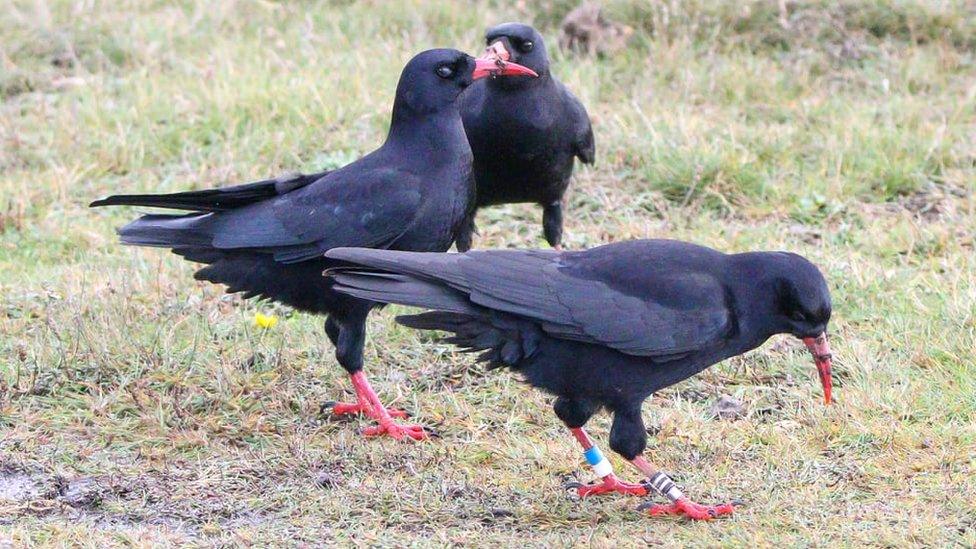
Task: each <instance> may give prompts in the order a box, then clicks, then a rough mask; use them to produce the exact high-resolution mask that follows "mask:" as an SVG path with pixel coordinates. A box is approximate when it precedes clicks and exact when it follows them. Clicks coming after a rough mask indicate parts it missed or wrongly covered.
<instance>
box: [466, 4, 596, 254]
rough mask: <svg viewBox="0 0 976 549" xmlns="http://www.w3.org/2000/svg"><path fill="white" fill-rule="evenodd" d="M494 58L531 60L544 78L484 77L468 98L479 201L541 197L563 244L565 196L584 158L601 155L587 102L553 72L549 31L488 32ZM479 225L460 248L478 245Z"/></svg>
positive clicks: (546, 223) (507, 27) (554, 242)
mask: <svg viewBox="0 0 976 549" xmlns="http://www.w3.org/2000/svg"><path fill="white" fill-rule="evenodd" d="M485 42H486V44H487V46H488V47H487V49H486V50H485V56H486V57H494V58H496V59H499V60H502V61H505V62H515V63H519V64H520V65H524V66H526V67H528V68H530V69H532V70H533V71H535V72H536V73H538V74H539V77H538V78H524V77H516V78H505V79H501V78H497V79H491V80H485V81H482V82H476V83H475V84H474V85H472V86H471V87H470V88H468V89H467V90H466V91H465V92H464V95H463V96H462V97H461V117H462V119H463V120H464V131H465V132H466V133H467V136H468V141H469V142H470V143H471V150H472V152H473V153H474V175H475V179H476V180H477V182H478V185H477V190H478V207H479V208H481V207H485V206H492V205H496V204H511V203H519V202H533V203H536V204H539V205H541V206H542V230H543V234H544V236H545V238H546V241H547V242H549V245H550V246H552V247H554V248H556V249H560V248H561V246H562V239H563V201H564V198H563V197H564V195H565V194H566V189H567V188H568V187H569V182H570V178H571V176H572V175H573V164H574V161H575V159H576V158H579V159H580V161H581V162H583V163H584V164H592V163H593V160H594V157H595V156H596V151H595V146H594V143H593V129H592V127H591V126H590V117H589V115H588V114H587V113H586V109H585V108H584V107H583V104H582V103H580V101H579V100H578V99H577V98H576V97H575V96H573V94H572V93H571V92H570V91H569V90H568V89H566V86H564V85H563V84H562V83H561V82H559V81H558V80H556V78H555V77H554V76H552V74H551V73H550V72H549V56H548V54H547V52H546V45H545V43H544V42H543V40H542V35H541V34H539V32H538V31H536V30H535V29H534V28H532V27H530V26H528V25H523V24H521V23H505V24H503V25H498V26H496V27H492V28H490V29H488V32H486V33H485ZM473 232H474V224H473V218H472V224H471V225H469V226H468V227H466V228H465V231H464V233H462V236H461V237H460V238H459V240H458V250H459V251H467V250H468V249H469V248H470V247H471V240H472V238H473Z"/></svg>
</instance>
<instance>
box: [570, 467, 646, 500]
mask: <svg viewBox="0 0 976 549" xmlns="http://www.w3.org/2000/svg"><path fill="white" fill-rule="evenodd" d="M566 487H567V488H576V493H577V494H579V497H581V498H586V497H589V496H595V495H597V494H608V493H611V492H619V493H621V494H630V495H632V496H646V495H647V493H648V492H647V487H646V486H644V485H643V484H631V483H629V482H621V481H620V479H618V478H617V475H614V474H613V473H611V474H609V475H607V476H605V477H603V482H597V483H594V484H580V483H579V482H571V483H567V484H566Z"/></svg>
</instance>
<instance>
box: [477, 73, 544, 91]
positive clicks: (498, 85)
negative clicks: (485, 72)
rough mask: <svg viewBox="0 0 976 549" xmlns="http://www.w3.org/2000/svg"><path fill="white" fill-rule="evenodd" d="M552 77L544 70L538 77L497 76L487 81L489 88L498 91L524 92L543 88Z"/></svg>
mask: <svg viewBox="0 0 976 549" xmlns="http://www.w3.org/2000/svg"><path fill="white" fill-rule="evenodd" d="M551 81H552V77H551V76H549V71H548V70H544V71H542V72H540V73H539V77H538V78H529V77H527V76H519V77H514V78H513V77H506V76H500V77H496V78H489V79H488V81H487V82H486V83H485V84H486V85H487V86H488V88H490V89H492V90H494V91H498V92H506V93H512V92H524V91H527V90H535V89H541V88H544V87H546V86H548V85H549V84H550V82H551Z"/></svg>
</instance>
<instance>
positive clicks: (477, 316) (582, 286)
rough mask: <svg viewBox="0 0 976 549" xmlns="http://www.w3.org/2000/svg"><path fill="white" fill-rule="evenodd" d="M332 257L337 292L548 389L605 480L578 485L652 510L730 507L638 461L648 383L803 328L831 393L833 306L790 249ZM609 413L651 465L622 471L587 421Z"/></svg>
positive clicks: (618, 435) (633, 452) (661, 246)
mask: <svg viewBox="0 0 976 549" xmlns="http://www.w3.org/2000/svg"><path fill="white" fill-rule="evenodd" d="M326 256H327V257H330V258H333V259H338V260H342V261H344V262H347V263H351V264H354V265H358V266H359V267H356V266H353V267H348V266H347V267H345V268H343V269H338V270H336V271H333V272H331V273H327V274H329V275H330V276H332V277H333V279H334V280H336V286H335V289H336V290H337V291H339V292H343V293H346V294H349V295H351V296H356V297H359V298H362V299H368V300H370V301H378V302H382V303H400V304H403V305H410V306H415V307H422V308H425V309H433V311H432V312H427V313H423V314H418V315H413V316H401V317H398V318H397V320H398V322H400V323H401V324H404V325H406V326H410V327H413V328H418V329H422V330H443V331H447V332H451V333H453V335H452V336H451V337H449V338H448V339H447V341H449V342H451V343H454V344H457V345H460V346H461V347H463V348H465V349H466V350H469V351H482V354H481V355H480V359H481V360H483V361H487V362H489V363H490V365H491V366H494V367H501V366H505V367H509V368H511V369H513V370H516V371H517V372H519V373H520V374H521V375H522V376H524V378H525V380H526V381H527V382H528V383H530V384H531V385H533V386H535V387H539V388H541V389H544V390H545V391H548V392H549V393H552V394H553V395H555V396H556V397H557V399H556V401H555V405H554V408H555V412H556V415H557V416H558V417H559V419H561V420H562V421H563V422H564V423H565V424H566V426H567V427H569V429H570V430H571V431H572V433H573V435H574V436H575V437H576V439H577V440H578V441H579V442H580V444H581V445H582V446H583V449H584V450H585V454H586V458H587V460H588V461H589V463H590V464H591V465H592V466H593V469H594V471H595V472H596V474H597V475H598V476H599V477H600V478H601V479H602V482H600V483H598V484H595V485H588V486H581V487H579V493H580V495H581V496H587V495H591V494H598V493H603V492H623V493H630V494H636V495H645V494H647V493H648V492H649V490H650V489H652V488H653V489H654V490H656V491H657V492H659V493H661V494H663V495H665V496H667V497H668V498H669V499H670V500H671V502H672V503H671V504H670V505H653V506H650V507H649V512H650V514H652V515H661V514H680V515H686V516H688V517H691V518H694V519H709V518H712V517H715V516H719V515H725V514H729V513H731V512H732V506H731V505H729V504H723V505H718V506H705V505H699V504H697V503H693V502H692V501H690V500H689V499H688V498H686V497H685V496H684V495H683V494H682V493H681V491H680V490H679V489H678V488H677V487H676V486H675V485H674V483H673V482H672V481H671V480H670V479H669V478H668V477H667V475H665V474H664V473H662V472H659V471H656V470H655V468H654V467H653V466H652V465H651V464H650V463H648V461H647V460H645V459H644V458H643V457H642V456H641V453H642V452H643V451H644V448H645V445H646V442H647V435H646V433H645V430H644V424H643V422H642V421H641V405H642V403H643V401H644V400H645V399H647V398H648V397H649V396H650V395H651V394H652V393H654V392H655V391H658V390H660V389H662V388H664V387H667V386H669V385H672V384H674V383H677V382H679V381H681V380H684V379H686V378H688V377H690V376H692V375H694V374H696V373H698V372H700V371H702V370H704V369H705V368H708V367H709V366H711V365H713V364H715V363H717V362H719V361H721V360H724V359H726V358H729V357H732V356H735V355H738V354H741V353H744V352H746V351H749V350H750V349H754V348H756V347H758V346H759V345H761V344H762V343H763V342H764V341H766V339H768V338H769V337H770V336H772V335H774V334H779V333H787V334H792V335H794V336H796V337H798V338H801V339H803V341H804V342H805V343H806V345H807V347H808V348H809V349H810V351H811V352H812V353H813V355H814V359H815V361H816V365H817V369H818V371H819V374H820V381H821V383H822V384H823V388H824V398H825V399H826V401H827V402H828V403H829V402H830V390H831V377H830V368H831V359H830V348H829V345H828V343H827V336H826V329H827V322H828V320H829V319H830V312H831V304H830V293H829V291H828V290H827V283H826V281H825V280H824V277H823V275H821V273H820V271H818V270H817V268H816V267H815V266H814V265H813V264H812V263H810V262H809V261H807V260H806V259H804V258H803V257H800V256H798V255H796V254H792V253H784V252H756V253H742V254H735V255H726V254H723V253H720V252H718V251H715V250H712V249H709V248H705V247H702V246H696V245H694V244H688V243H684V242H678V241H673V240H636V241H630V242H622V243H618V244H609V245H606V246H601V247H598V248H593V249H590V250H586V251H580V252H562V253H560V252H555V251H551V250H545V251H543V250H487V251H472V252H467V253H463V254H436V253H409V252H394V251H386V250H364V249H346V248H337V249H333V250H330V251H329V252H328V253H326ZM600 408H606V409H607V410H609V411H610V412H612V413H613V427H612V428H611V430H610V448H611V449H613V450H614V451H615V452H617V453H618V454H620V455H621V456H623V457H624V458H625V459H627V460H628V461H629V462H630V463H632V464H633V465H634V466H635V467H636V468H637V469H638V470H640V471H641V472H642V473H643V474H644V475H646V476H647V480H646V481H644V482H643V483H641V484H628V483H624V482H621V481H620V480H618V479H617V477H616V476H615V475H614V473H613V469H612V467H611V466H610V463H609V461H607V460H606V459H605V458H604V457H603V456H602V454H601V453H600V450H599V449H598V448H597V447H596V446H595V445H594V444H593V442H592V441H591V440H590V438H589V437H588V436H587V434H586V432H585V431H584V430H583V426H584V424H585V423H586V422H587V420H589V419H590V417H591V416H592V415H593V414H594V413H595V412H596V411H597V410H599V409H600Z"/></svg>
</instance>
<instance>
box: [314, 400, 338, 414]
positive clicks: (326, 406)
mask: <svg viewBox="0 0 976 549" xmlns="http://www.w3.org/2000/svg"><path fill="white" fill-rule="evenodd" d="M336 404H339V403H338V402H337V401H335V400H327V401H325V402H323V403H322V404H320V405H319V414H320V415H325V414H329V415H331V414H332V410H333V409H334V408H335V405H336Z"/></svg>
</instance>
